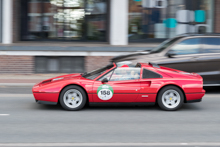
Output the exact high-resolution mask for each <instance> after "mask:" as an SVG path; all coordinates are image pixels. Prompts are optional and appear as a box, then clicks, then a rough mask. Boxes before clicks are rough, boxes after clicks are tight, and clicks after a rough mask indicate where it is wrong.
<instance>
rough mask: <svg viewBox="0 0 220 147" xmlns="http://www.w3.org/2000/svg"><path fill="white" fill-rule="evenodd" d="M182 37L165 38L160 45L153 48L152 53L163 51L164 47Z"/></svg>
mask: <svg viewBox="0 0 220 147" xmlns="http://www.w3.org/2000/svg"><path fill="white" fill-rule="evenodd" d="M180 38H182V37H176V38H171V39H167V40H165V41H164V42H162V43H161V44H160V45H159V46H158V47H156V48H154V49H152V50H151V53H159V52H161V51H163V50H164V49H166V48H167V47H168V46H170V45H171V44H173V43H174V42H176V41H177V40H179V39H180Z"/></svg>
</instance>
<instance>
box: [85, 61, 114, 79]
mask: <svg viewBox="0 0 220 147" xmlns="http://www.w3.org/2000/svg"><path fill="white" fill-rule="evenodd" d="M112 67H114V64H113V63H111V64H109V65H107V66H105V67H102V68H99V69H96V70H93V71H91V72H89V73H84V74H83V75H82V77H84V78H86V79H90V80H94V79H95V78H97V77H98V76H100V75H101V74H103V73H104V72H105V71H107V70H108V69H111V68H112Z"/></svg>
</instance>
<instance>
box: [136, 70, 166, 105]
mask: <svg viewBox="0 0 220 147" xmlns="http://www.w3.org/2000/svg"><path fill="white" fill-rule="evenodd" d="M141 75H142V76H141V78H140V84H141V85H140V86H141V89H140V94H139V95H138V98H137V100H136V102H147V103H155V102H156V97H157V90H156V89H157V88H156V87H155V86H157V85H161V78H163V77H162V76H161V75H160V74H158V73H156V72H153V71H151V70H149V69H146V68H143V70H142V74H141Z"/></svg>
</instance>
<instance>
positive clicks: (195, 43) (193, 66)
mask: <svg viewBox="0 0 220 147" xmlns="http://www.w3.org/2000/svg"><path fill="white" fill-rule="evenodd" d="M200 54H201V38H199V37H198V38H188V39H184V40H181V41H179V42H177V43H176V44H174V45H172V46H171V47H170V49H169V50H168V51H166V52H164V55H163V56H164V57H163V58H161V59H158V60H157V59H155V60H156V61H155V63H157V64H159V65H162V66H166V67H170V68H175V69H178V70H183V71H187V72H199V71H200V69H199V68H200V67H199V66H200V65H201V64H200V63H199V62H198V61H197V60H198V57H199V56H200Z"/></svg>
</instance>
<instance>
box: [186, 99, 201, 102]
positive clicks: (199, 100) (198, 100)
mask: <svg viewBox="0 0 220 147" xmlns="http://www.w3.org/2000/svg"><path fill="white" fill-rule="evenodd" d="M201 101H202V99H197V100H190V101H187V103H196V102H201Z"/></svg>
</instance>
